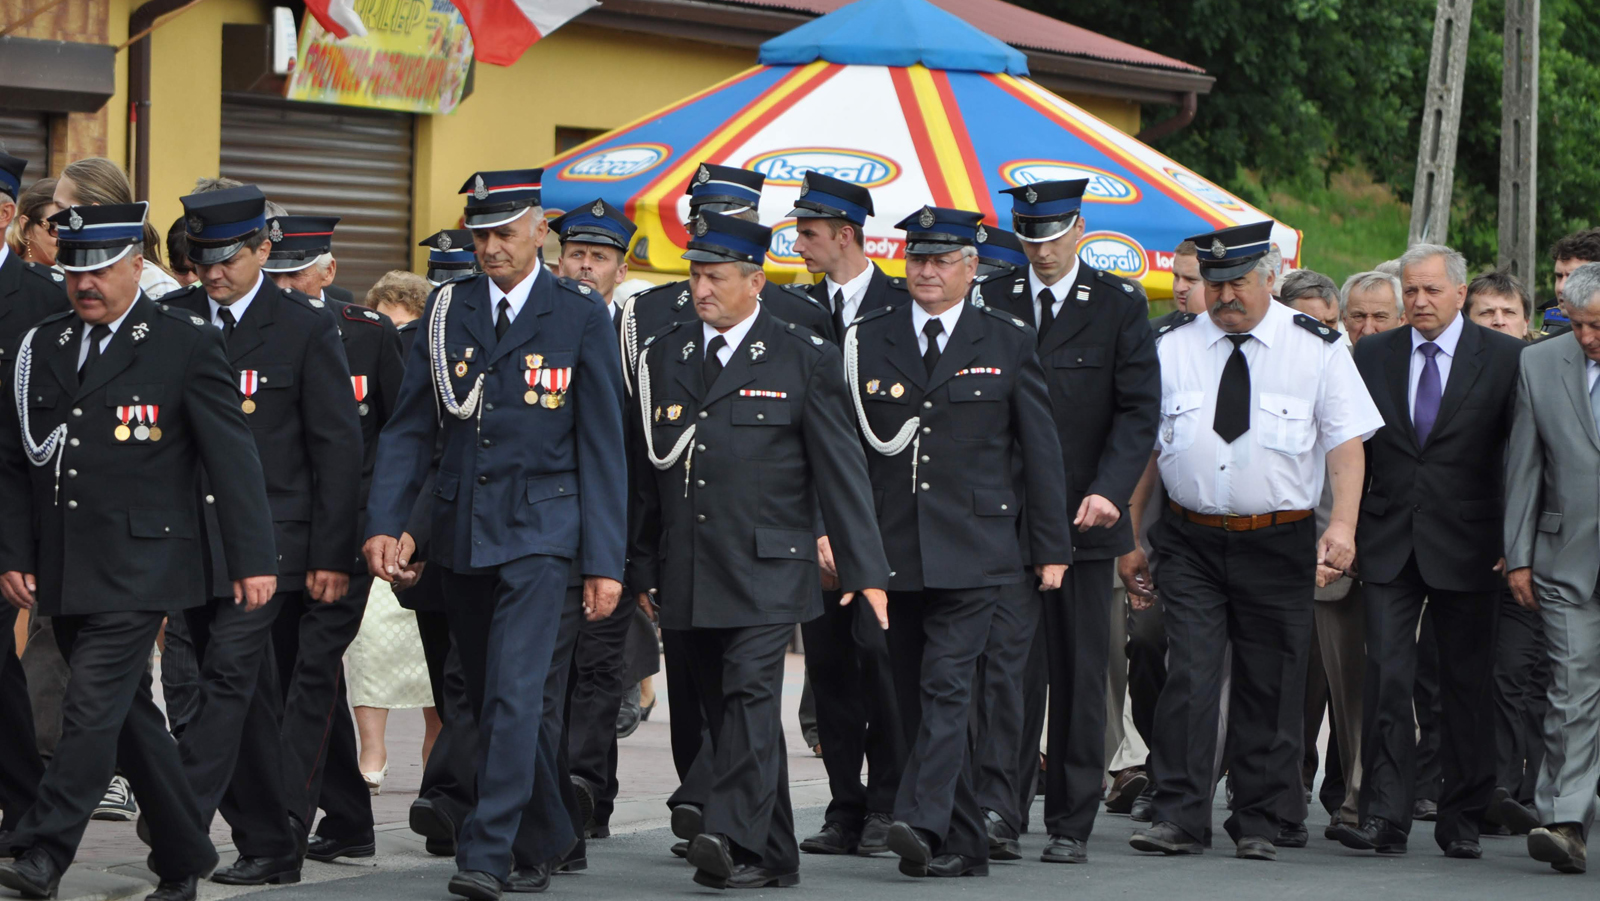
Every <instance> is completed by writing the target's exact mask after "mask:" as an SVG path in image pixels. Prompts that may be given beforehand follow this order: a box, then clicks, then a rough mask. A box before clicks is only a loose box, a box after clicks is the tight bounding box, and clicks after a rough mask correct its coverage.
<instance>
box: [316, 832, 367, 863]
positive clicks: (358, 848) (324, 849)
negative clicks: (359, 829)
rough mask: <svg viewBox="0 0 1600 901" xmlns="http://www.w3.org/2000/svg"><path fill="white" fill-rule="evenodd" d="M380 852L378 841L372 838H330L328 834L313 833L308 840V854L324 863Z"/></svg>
mask: <svg viewBox="0 0 1600 901" xmlns="http://www.w3.org/2000/svg"><path fill="white" fill-rule="evenodd" d="M377 853H378V846H377V843H376V842H374V841H373V840H371V839H368V840H366V841H361V840H360V839H337V838H328V837H327V836H326V835H313V836H311V838H309V839H307V840H306V856H307V857H309V858H311V859H312V860H320V861H322V862H323V863H328V862H329V861H334V860H338V859H339V858H341V857H348V858H350V859H352V860H354V859H356V858H360V857H372V856H373V855H375V854H377Z"/></svg>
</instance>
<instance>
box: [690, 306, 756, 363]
mask: <svg viewBox="0 0 1600 901" xmlns="http://www.w3.org/2000/svg"><path fill="white" fill-rule="evenodd" d="M759 315H761V302H760V301H757V302H756V308H755V310H753V311H752V312H751V313H750V315H749V316H746V317H744V318H743V319H741V320H739V321H738V322H737V323H735V324H733V325H731V326H729V327H728V329H727V330H726V331H721V332H719V331H717V330H716V329H714V328H712V327H711V326H710V325H709V324H707V323H705V322H701V323H700V340H701V342H702V343H701V345H700V347H701V350H700V353H701V359H705V357H704V354H705V348H707V347H710V346H711V339H712V338H715V337H716V336H718V335H721V336H722V340H724V341H726V342H728V343H727V344H726V345H724V346H723V347H722V348H721V349H720V350H718V351H717V359H718V360H720V361H721V362H722V365H724V366H726V365H728V360H730V359H732V358H733V351H734V348H737V347H738V346H739V345H740V344H741V343H743V341H744V336H745V335H748V334H750V326H752V325H755V324H756V317H757V316H759Z"/></svg>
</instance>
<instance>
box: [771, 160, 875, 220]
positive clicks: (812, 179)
mask: <svg viewBox="0 0 1600 901" xmlns="http://www.w3.org/2000/svg"><path fill="white" fill-rule="evenodd" d="M789 215H790V216H793V217H795V218H796V219H843V220H845V221H846V222H853V223H855V224H856V225H858V226H860V225H866V224H867V217H868V216H871V215H873V210H872V192H871V191H868V190H867V189H866V188H863V187H862V186H860V185H858V184H854V183H852V182H848V181H844V180H842V179H838V178H834V177H832V176H830V175H823V174H822V173H820V172H807V173H806V174H805V175H802V176H801V177H800V199H799V200H796V201H795V202H794V209H792V210H790V211H789Z"/></svg>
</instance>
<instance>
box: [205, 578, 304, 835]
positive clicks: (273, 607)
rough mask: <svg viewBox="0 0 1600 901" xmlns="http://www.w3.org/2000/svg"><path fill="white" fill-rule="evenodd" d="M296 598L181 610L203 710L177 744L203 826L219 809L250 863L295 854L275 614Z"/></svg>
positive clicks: (214, 602) (290, 594) (220, 601)
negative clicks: (197, 670) (274, 648)
mask: <svg viewBox="0 0 1600 901" xmlns="http://www.w3.org/2000/svg"><path fill="white" fill-rule="evenodd" d="M291 578H294V577H291ZM285 584H293V582H292V581H291V582H287V583H285ZM299 595H300V592H297V591H281V592H279V593H277V594H275V595H273V596H272V599H271V600H270V601H268V602H267V603H266V605H265V606H263V607H261V608H259V609H257V610H253V611H247V610H246V609H245V606H244V605H243V604H235V603H234V602H233V598H212V599H211V600H210V601H209V602H207V603H206V604H205V605H204V606H201V607H195V608H192V609H190V610H186V611H184V615H185V616H186V617H187V618H188V622H189V635H190V637H191V638H193V640H194V646H195V650H196V651H197V652H198V653H199V656H200V706H199V707H198V708H196V710H195V713H194V717H193V718H192V719H190V720H189V725H188V726H186V727H185V728H184V730H183V738H182V739H181V740H180V741H179V743H178V747H179V750H180V751H182V753H183V769H184V772H185V773H186V774H187V775H188V777H189V785H190V786H191V787H193V788H194V794H195V800H196V801H197V802H199V805H200V818H201V820H200V821H201V823H202V824H204V825H206V826H207V827H208V828H209V826H210V824H211V819H212V817H214V816H215V815H216V814H217V813H218V812H219V811H220V812H221V813H222V815H223V817H224V818H226V819H227V821H228V825H230V826H232V827H233V840H234V844H235V845H237V846H238V848H239V853H240V855H242V856H245V857H290V856H292V855H294V853H295V849H296V840H295V836H294V833H293V832H292V831H291V829H290V827H289V818H288V816H287V815H286V813H285V811H287V810H288V806H287V802H286V800H285V792H284V788H283V755H282V749H281V746H280V731H281V727H282V722H283V700H282V696H281V695H280V694H279V692H278V674H277V664H276V661H275V660H274V659H273V655H272V624H273V622H274V621H275V620H276V619H277V616H278V609H279V608H280V607H282V606H283V605H285V604H296V603H299V602H300V597H299Z"/></svg>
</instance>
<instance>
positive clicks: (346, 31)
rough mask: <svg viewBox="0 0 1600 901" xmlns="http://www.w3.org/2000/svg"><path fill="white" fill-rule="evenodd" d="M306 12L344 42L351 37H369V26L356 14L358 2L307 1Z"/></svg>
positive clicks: (345, 0)
mask: <svg viewBox="0 0 1600 901" xmlns="http://www.w3.org/2000/svg"><path fill="white" fill-rule="evenodd" d="M306 10H307V11H309V12H310V13H311V14H312V15H313V16H316V17H317V21H318V22H319V23H321V25H322V27H323V28H324V29H325V30H326V31H327V32H328V33H329V34H331V35H333V36H334V37H336V38H339V39H340V40H343V39H345V38H347V37H349V36H351V35H355V36H356V37H366V36H367V26H366V25H364V24H362V22H361V16H360V14H358V13H357V12H356V0H306Z"/></svg>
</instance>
